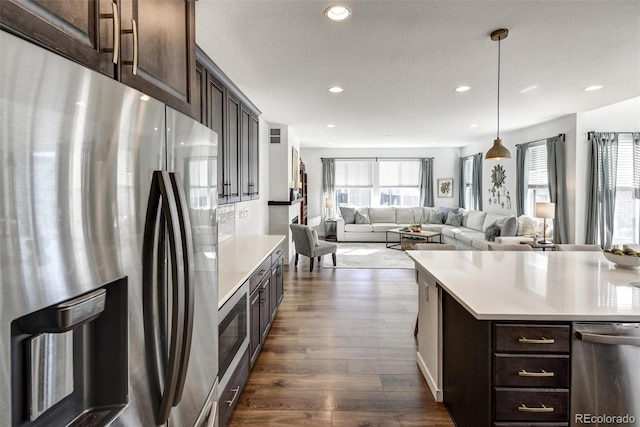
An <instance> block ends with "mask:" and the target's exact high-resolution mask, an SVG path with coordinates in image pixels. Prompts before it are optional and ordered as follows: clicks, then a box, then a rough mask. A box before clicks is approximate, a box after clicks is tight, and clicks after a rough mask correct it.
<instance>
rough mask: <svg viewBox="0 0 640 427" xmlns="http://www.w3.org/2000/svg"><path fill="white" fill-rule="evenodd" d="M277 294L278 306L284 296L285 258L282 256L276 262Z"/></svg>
mask: <svg viewBox="0 0 640 427" xmlns="http://www.w3.org/2000/svg"><path fill="white" fill-rule="evenodd" d="M276 295H277V298H278V306H279V305H280V303H281V302H282V299H283V298H284V258H283V257H280V259H279V260H278V262H277V263H276Z"/></svg>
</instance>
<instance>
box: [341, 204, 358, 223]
mask: <svg viewBox="0 0 640 427" xmlns="http://www.w3.org/2000/svg"><path fill="white" fill-rule="evenodd" d="M340 215H342V219H344V223H345V224H355V223H356V208H345V207H343V206H340Z"/></svg>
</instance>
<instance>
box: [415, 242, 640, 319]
mask: <svg viewBox="0 0 640 427" xmlns="http://www.w3.org/2000/svg"><path fill="white" fill-rule="evenodd" d="M407 254H408V255H409V256H410V257H411V258H413V260H414V261H415V262H416V268H417V269H423V270H425V271H427V272H428V273H429V274H430V275H431V276H433V278H434V279H435V280H436V281H437V283H438V284H439V285H440V286H441V287H442V288H443V289H444V290H445V291H446V292H447V293H449V294H450V295H451V296H453V298H455V299H456V301H458V302H459V303H460V304H461V305H462V306H463V307H465V309H466V310H467V311H469V313H471V314H472V315H473V316H474V317H475V318H476V319H478V320H532V321H536V320H544V321H627V322H631V321H632V322H638V321H640V270H628V269H622V268H617V267H615V265H614V264H613V263H610V262H609V261H607V260H606V259H605V258H604V256H603V255H602V254H601V253H600V252H490V251H428V250H423V251H407Z"/></svg>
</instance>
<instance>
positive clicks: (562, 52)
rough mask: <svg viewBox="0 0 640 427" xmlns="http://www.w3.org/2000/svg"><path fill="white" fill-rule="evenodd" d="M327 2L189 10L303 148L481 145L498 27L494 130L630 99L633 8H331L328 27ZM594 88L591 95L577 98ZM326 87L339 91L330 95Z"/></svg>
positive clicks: (210, 50)
mask: <svg viewBox="0 0 640 427" xmlns="http://www.w3.org/2000/svg"><path fill="white" fill-rule="evenodd" d="M336 3H337V2H327V1H321V0H199V1H198V2H197V3H196V25H197V27H196V28H197V30H196V31H197V35H196V39H197V42H198V44H199V45H200V46H201V47H202V49H203V50H204V51H205V52H207V54H208V55H209V56H210V57H211V59H213V61H214V62H215V63H216V64H217V65H218V66H219V67H220V68H222V70H223V71H224V72H225V73H226V74H227V75H228V76H229V77H230V78H231V80H233V81H234V83H236V85H237V86H238V87H239V88H240V89H241V90H242V91H243V92H244V93H245V94H246V95H247V96H248V97H249V99H251V100H252V101H253V102H254V103H255V104H256V106H257V107H258V108H259V109H260V110H261V111H262V113H263V116H262V117H263V118H264V119H265V120H266V121H268V122H270V123H280V124H286V125H289V126H290V127H291V129H292V130H293V132H294V133H295V134H296V135H297V136H298V138H299V139H300V141H301V144H302V146H303V147H327V146H331V147H424V146H434V147H443V146H444V147H447V146H449V147H451V146H462V145H465V144H468V143H471V142H475V141H479V140H483V139H486V140H487V142H491V141H492V140H493V138H494V137H495V133H496V118H497V114H496V98H497V58H498V44H497V42H493V41H491V39H490V37H489V34H490V33H491V32H492V31H493V30H495V29H498V28H508V29H509V37H508V38H507V39H506V40H504V41H503V42H502V45H501V50H502V67H501V70H502V71H501V94H500V97H501V100H500V101H501V102H500V105H501V107H500V109H501V111H500V128H501V131H508V130H513V129H519V128H523V127H527V126H531V125H534V124H537V123H541V122H545V121H548V120H551V119H554V118H556V117H560V116H563V115H566V114H571V113H579V112H584V111H589V110H592V109H595V108H598V107H602V106H605V105H609V104H612V103H615V102H618V101H622V100H625V99H629V98H632V97H636V96H639V95H640V1H639V0H617V1H614V0H606V1H586V0H583V1H564V0H555V1H554V0H549V1H537V0H526V1H525V0H509V1H497V0H490V1H483V0H476V1H456V0H439V1H436V0H389V1H387V0H366V1H344V2H342V3H341V4H344V5H347V6H349V7H350V8H351V9H352V11H353V16H352V17H351V18H350V19H349V20H347V21H345V22H340V23H336V22H331V21H329V20H328V19H327V18H325V16H324V10H325V9H326V7H327V6H329V5H331V4H336ZM594 84H598V85H602V86H603V88H602V89H601V90H598V91H594V92H585V91H584V90H583V89H584V88H585V87H587V86H590V85H594ZM333 85H339V86H341V87H343V88H344V92H342V93H340V94H332V93H329V92H328V88H329V87H330V86H333ZM460 85H468V86H471V90H470V91H468V92H466V93H457V92H455V91H454V88H456V87H458V86H460ZM533 86H535V87H536V88H535V89H533V90H530V91H528V92H526V93H521V91H522V90H523V89H525V88H530V87H533ZM329 123H332V124H335V126H336V127H335V128H327V124H329ZM471 124H477V125H478V126H477V127H474V128H471V127H470V125H471Z"/></svg>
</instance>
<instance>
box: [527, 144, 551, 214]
mask: <svg viewBox="0 0 640 427" xmlns="http://www.w3.org/2000/svg"><path fill="white" fill-rule="evenodd" d="M527 168H528V169H529V177H528V183H527V204H526V206H525V207H524V211H525V214H526V215H529V216H535V214H536V203H548V202H550V201H551V199H550V197H549V174H548V171H547V145H546V144H545V143H544V142H539V143H536V144H531V145H530V146H529V149H528V150H527Z"/></svg>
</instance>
